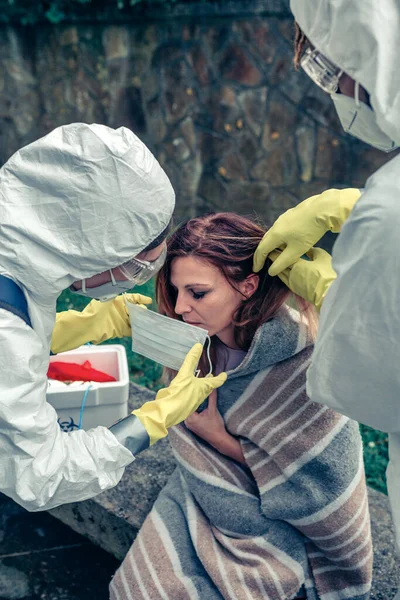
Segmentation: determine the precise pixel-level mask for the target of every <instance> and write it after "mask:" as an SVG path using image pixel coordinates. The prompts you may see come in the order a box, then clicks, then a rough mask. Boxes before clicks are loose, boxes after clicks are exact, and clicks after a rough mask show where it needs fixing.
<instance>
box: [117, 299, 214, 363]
mask: <svg viewBox="0 0 400 600" xmlns="http://www.w3.org/2000/svg"><path fill="white" fill-rule="evenodd" d="M126 305H127V308H128V311H129V317H130V320H131V326H132V350H133V352H137V353H138V354H141V355H142V356H146V358H151V360H154V361H155V362H157V363H159V364H161V365H163V366H164V367H168V368H169V369H174V370H175V371H179V369H180V368H181V366H182V364H183V361H184V360H185V357H186V355H187V353H188V352H189V350H191V348H192V347H193V346H194V344H197V343H200V344H201V345H202V346H204V344H205V341H206V340H207V339H208V341H209V343H208V348H207V356H208V360H209V364H210V371H209V374H211V371H212V363H211V359H210V356H209V348H210V338H209V336H208V331H207V330H206V329H202V328H201V327H195V326H194V325H189V324H188V323H184V322H183V321H178V320H176V319H170V318H169V317H165V316H164V315H160V314H158V313H156V312H154V311H152V310H146V309H145V308H143V307H141V306H138V305H135V304H132V303H131V302H128V301H126Z"/></svg>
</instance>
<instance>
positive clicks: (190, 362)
mask: <svg viewBox="0 0 400 600" xmlns="http://www.w3.org/2000/svg"><path fill="white" fill-rule="evenodd" d="M202 352H203V346H202V345H201V344H195V345H194V346H193V348H192V349H191V350H189V352H188V353H187V354H186V357H185V360H184V361H183V364H182V366H181V368H180V369H179V371H178V374H177V376H176V377H179V376H180V375H181V376H187V375H193V374H194V370H195V369H196V367H197V363H198V362H199V360H200V356H201V354H202Z"/></svg>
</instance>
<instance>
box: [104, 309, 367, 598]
mask: <svg viewBox="0 0 400 600" xmlns="http://www.w3.org/2000/svg"><path fill="white" fill-rule="evenodd" d="M311 353H312V346H311V344H310V341H309V340H307V337H306V335H305V333H304V329H303V327H302V326H300V325H299V323H298V322H297V320H296V318H295V316H294V311H289V310H287V311H286V310H285V311H282V312H281V315H280V317H279V318H276V319H274V320H272V321H269V322H268V323H266V324H264V325H263V326H262V327H260V329H259V330H258V331H257V333H256V335H255V337H254V340H253V344H252V347H251V348H250V350H249V352H248V354H247V356H246V358H245V359H244V361H243V362H242V363H241V365H239V367H237V368H236V369H235V370H234V371H231V372H229V376H228V380H227V382H226V384H225V385H224V386H223V387H222V388H220V389H219V390H218V408H219V410H220V412H221V414H222V415H223V418H224V420H225V424H226V427H227V429H228V431H229V432H230V433H231V434H232V435H235V436H237V437H238V439H239V440H240V442H241V445H242V449H243V453H244V456H245V459H246V462H247V466H241V465H240V464H238V463H236V462H235V461H233V460H232V459H230V458H228V457H226V456H223V455H221V454H220V453H219V452H217V451H216V450H215V449H213V448H212V447H211V446H209V445H208V444H207V443H206V442H204V441H203V440H202V439H200V438H198V437H197V436H196V435H194V434H193V433H191V432H190V431H189V430H188V429H187V428H186V427H185V426H184V425H179V426H177V427H174V428H173V429H172V430H171V431H170V434H169V439H170V443H171V444H172V447H173V450H174V454H175V457H176V460H177V463H178V466H177V468H176V470H175V472H174V473H173V474H172V476H171V478H170V480H169V482H168V483H167V485H166V487H165V488H164V489H163V490H162V491H161V493H160V495H159V497H158V499H157V501H156V502H155V504H154V507H153V509H152V511H151V512H150V514H149V515H148V517H147V519H146V521H145V523H144V524H143V527H142V528H141V530H140V532H139V534H138V537H137V539H136V540H135V543H134V544H133V546H132V548H131V549H130V551H129V552H128V555H127V557H126V558H125V560H124V562H123V563H122V565H121V567H120V569H119V570H118V571H117V573H116V574H115V576H114V578H113V580H112V582H111V585H110V594H111V599H112V600H142V599H143V600H186V599H193V600H197V599H198V600H221V599H222V598H224V599H226V600H228V599H229V600H265V599H271V600H286V599H287V600H289V599H292V598H295V597H296V596H297V594H298V592H299V588H300V587H301V586H302V585H304V589H305V594H306V597H307V598H308V600H317V599H319V600H341V599H346V600H356V599H357V600H367V599H368V598H369V592H370V586H371V569H372V545H371V536H370V522H369V513H368V501H367V493H366V485H365V477H364V469H363V460H362V446H361V439H360V435H359V431H358V426H357V424H356V423H354V422H353V421H351V420H349V419H348V418H346V417H343V416H341V415H339V414H337V413H335V412H333V411H332V410H330V409H329V408H327V407H324V406H321V405H319V404H315V403H313V402H311V401H310V399H309V398H308V397H307V395H306V371H307V367H308V365H309V362H310V356H311Z"/></svg>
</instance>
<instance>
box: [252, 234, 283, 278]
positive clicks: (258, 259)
mask: <svg viewBox="0 0 400 600" xmlns="http://www.w3.org/2000/svg"><path fill="white" fill-rule="evenodd" d="M281 245H282V239H281V238H280V237H278V236H276V235H275V234H274V232H273V231H272V229H270V230H269V231H267V233H265V234H264V237H263V239H262V240H261V242H260V243H259V244H258V246H257V249H256V251H255V253H254V258H253V271H254V272H255V273H258V272H259V271H261V269H262V268H263V266H264V264H265V261H266V259H267V257H268V255H269V254H270V253H271V252H272V251H273V250H275V248H280V247H281Z"/></svg>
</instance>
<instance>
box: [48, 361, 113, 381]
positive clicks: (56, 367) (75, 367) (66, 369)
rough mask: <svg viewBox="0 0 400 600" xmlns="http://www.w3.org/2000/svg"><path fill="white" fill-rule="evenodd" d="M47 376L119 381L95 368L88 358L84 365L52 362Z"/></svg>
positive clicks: (70, 379)
mask: <svg viewBox="0 0 400 600" xmlns="http://www.w3.org/2000/svg"><path fill="white" fill-rule="evenodd" d="M47 377H48V378H49V379H56V380H57V381H97V382H99V383H104V382H107V381H117V380H116V379H115V377H113V376H112V375H108V374H107V373H103V371H98V370H97V369H93V367H92V365H91V363H90V361H88V360H86V361H85V362H84V363H83V364H82V365H79V364H77V363H67V362H61V361H54V362H51V363H50V364H49V369H48V371H47Z"/></svg>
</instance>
